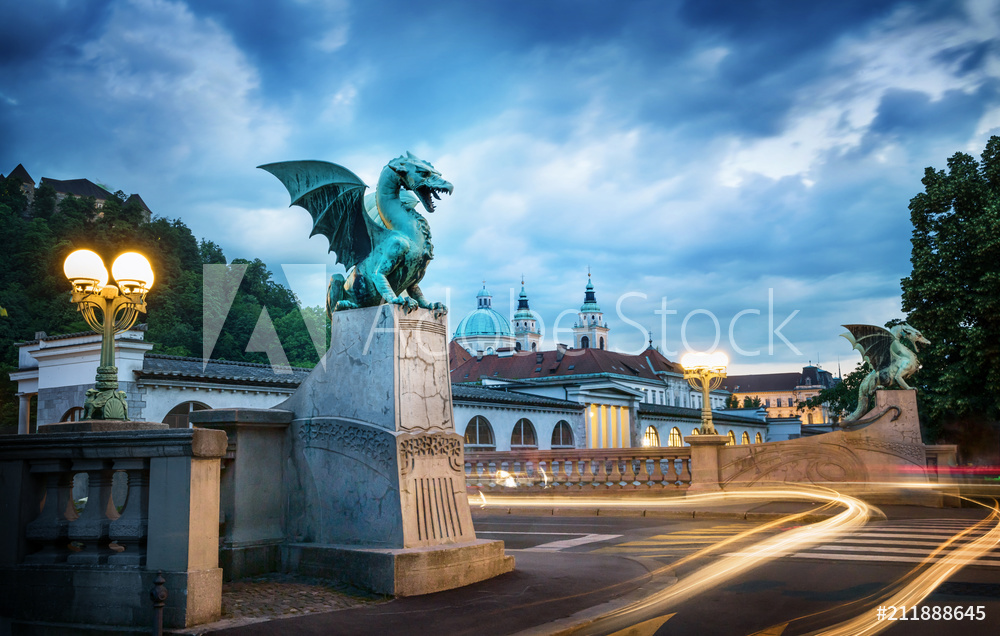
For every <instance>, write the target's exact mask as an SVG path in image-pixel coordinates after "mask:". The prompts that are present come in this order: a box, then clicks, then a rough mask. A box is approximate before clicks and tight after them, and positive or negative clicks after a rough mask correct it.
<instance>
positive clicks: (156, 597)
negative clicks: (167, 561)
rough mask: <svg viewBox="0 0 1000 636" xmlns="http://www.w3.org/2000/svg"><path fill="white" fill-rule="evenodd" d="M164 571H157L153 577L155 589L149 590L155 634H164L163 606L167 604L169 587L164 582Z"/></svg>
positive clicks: (157, 635) (160, 635)
mask: <svg viewBox="0 0 1000 636" xmlns="http://www.w3.org/2000/svg"><path fill="white" fill-rule="evenodd" d="M166 582H167V580H166V579H164V578H163V572H157V573H156V578H155V579H153V589H151V590H150V591H149V598H150V599H151V600H152V601H153V636H163V606H164V605H166V604H167V588H166V587H164V585H163V584H164V583H166Z"/></svg>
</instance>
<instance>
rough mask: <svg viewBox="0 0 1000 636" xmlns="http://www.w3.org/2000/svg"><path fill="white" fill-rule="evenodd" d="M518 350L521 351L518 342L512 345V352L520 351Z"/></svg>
mask: <svg viewBox="0 0 1000 636" xmlns="http://www.w3.org/2000/svg"><path fill="white" fill-rule="evenodd" d="M520 350H521V343H520V342H515V343H514V351H520Z"/></svg>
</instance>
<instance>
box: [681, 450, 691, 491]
mask: <svg viewBox="0 0 1000 636" xmlns="http://www.w3.org/2000/svg"><path fill="white" fill-rule="evenodd" d="M678 479H679V480H680V482H681V485H682V486H689V485H691V458H690V457H682V458H681V474H680V477H678Z"/></svg>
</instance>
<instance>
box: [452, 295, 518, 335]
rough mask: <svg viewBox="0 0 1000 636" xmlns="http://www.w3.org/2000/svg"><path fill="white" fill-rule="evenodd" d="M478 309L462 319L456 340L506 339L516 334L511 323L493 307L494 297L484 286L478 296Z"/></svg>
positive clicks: (456, 329) (456, 333)
mask: <svg viewBox="0 0 1000 636" xmlns="http://www.w3.org/2000/svg"><path fill="white" fill-rule="evenodd" d="M476 300H477V302H478V307H476V309H475V310H473V311H472V312H471V313H470V314H468V315H467V316H466V317H465V318H462V322H460V323H458V327H456V328H455V338H456V339H457V338H474V337H477V336H478V337H483V336H486V337H494V336H496V337H506V338H511V337H513V335H514V332H513V331H512V330H511V328H510V321H509V320H507V317H506V316H504V315H503V314H501V313H500V312H499V311H497V310H496V309H493V307H492V300H493V296H491V295H490V292H489V291H488V290H487V289H486V285H485V284H484V285H483V288H482V290H480V292H479V293H478V294H476Z"/></svg>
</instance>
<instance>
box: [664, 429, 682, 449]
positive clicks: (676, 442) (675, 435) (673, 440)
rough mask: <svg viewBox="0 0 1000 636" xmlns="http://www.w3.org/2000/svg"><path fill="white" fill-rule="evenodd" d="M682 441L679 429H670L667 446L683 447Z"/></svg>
mask: <svg viewBox="0 0 1000 636" xmlns="http://www.w3.org/2000/svg"><path fill="white" fill-rule="evenodd" d="M683 445H684V440H682V439H681V429H679V428H677V427H676V426H675V427H673V428H672V429H670V440H669V441H668V442H667V446H683Z"/></svg>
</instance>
